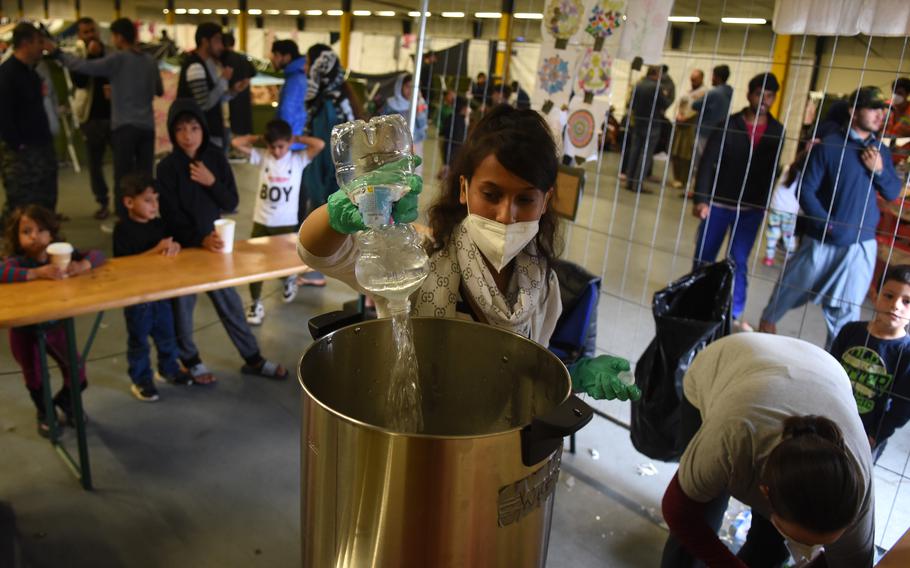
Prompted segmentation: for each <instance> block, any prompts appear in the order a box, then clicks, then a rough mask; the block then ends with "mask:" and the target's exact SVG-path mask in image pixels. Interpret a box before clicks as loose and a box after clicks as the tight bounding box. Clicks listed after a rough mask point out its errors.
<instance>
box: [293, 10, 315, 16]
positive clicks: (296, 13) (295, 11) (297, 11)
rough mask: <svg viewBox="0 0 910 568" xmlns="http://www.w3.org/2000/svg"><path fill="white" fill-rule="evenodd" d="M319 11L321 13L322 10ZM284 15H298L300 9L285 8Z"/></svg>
mask: <svg viewBox="0 0 910 568" xmlns="http://www.w3.org/2000/svg"><path fill="white" fill-rule="evenodd" d="M321 13H322V12H320V14H321ZM284 15H285V16H299V15H300V10H285V11H284Z"/></svg>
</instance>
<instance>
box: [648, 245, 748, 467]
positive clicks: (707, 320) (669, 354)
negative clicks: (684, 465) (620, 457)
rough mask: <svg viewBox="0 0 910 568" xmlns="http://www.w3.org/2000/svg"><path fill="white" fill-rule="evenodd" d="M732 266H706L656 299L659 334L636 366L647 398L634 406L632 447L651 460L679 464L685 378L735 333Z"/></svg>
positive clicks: (656, 326)
mask: <svg viewBox="0 0 910 568" xmlns="http://www.w3.org/2000/svg"><path fill="white" fill-rule="evenodd" d="M732 293H733V263H732V262H730V261H729V260H727V261H723V262H718V263H716V264H708V265H704V266H702V267H700V268H698V269H696V270H695V271H693V272H691V273H690V274H687V275H686V276H683V277H682V278H680V279H679V280H676V281H675V282H673V283H672V284H670V285H669V286H667V287H666V288H664V289H663V290H660V291H658V292H656V293H655V294H654V300H653V302H652V308H651V309H652V312H653V314H654V323H655V328H656V329H655V332H656V335H655V337H654V339H653V340H652V341H651V344H650V345H648V348H647V349H646V350H645V352H644V354H643V355H642V356H641V359H639V360H638V364H637V365H636V367H635V384H636V385H638V388H640V389H641V392H642V397H641V400H639V401H638V402H637V403H633V404H632V424H631V438H632V445H634V446H635V449H637V450H638V451H639V452H641V453H643V454H644V455H646V456H648V457H649V458H652V459H656V460H661V461H678V460H679V457H680V456H681V455H682V453H683V450H685V444H686V443H687V441H686V440H680V438H679V412H680V402H681V401H682V397H683V390H682V385H683V376H684V375H685V374H686V371H687V370H688V369H689V365H690V364H691V363H692V360H693V359H695V356H696V355H697V354H698V353H699V352H700V351H701V350H702V349H704V348H705V346H707V345H708V344H709V343H711V342H712V341H715V340H717V339H720V338H721V337H724V336H726V335H729V333H730V325H731V315H730V306H731V303H732Z"/></svg>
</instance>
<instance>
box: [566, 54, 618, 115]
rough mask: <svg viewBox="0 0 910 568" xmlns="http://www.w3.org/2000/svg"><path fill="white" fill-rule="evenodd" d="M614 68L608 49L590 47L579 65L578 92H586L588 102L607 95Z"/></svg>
mask: <svg viewBox="0 0 910 568" xmlns="http://www.w3.org/2000/svg"><path fill="white" fill-rule="evenodd" d="M612 68H613V59H612V58H611V57H610V55H609V54H608V53H607V52H606V51H597V50H595V49H590V48H588V49H587V50H586V51H585V54H584V57H582V59H581V63H580V64H579V66H578V78H577V79H576V82H575V91H576V93H584V97H585V102H587V103H590V102H591V100H592V99H593V98H594V97H595V96H602V95H606V94H607V92H609V90H610V81H611V70H612Z"/></svg>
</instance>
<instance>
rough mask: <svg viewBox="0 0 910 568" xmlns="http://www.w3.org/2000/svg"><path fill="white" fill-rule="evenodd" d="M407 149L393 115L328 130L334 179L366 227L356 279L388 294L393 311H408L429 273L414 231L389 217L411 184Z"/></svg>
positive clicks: (407, 137)
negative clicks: (412, 295) (330, 135)
mask: <svg viewBox="0 0 910 568" xmlns="http://www.w3.org/2000/svg"><path fill="white" fill-rule="evenodd" d="M411 148H412V139H411V133H410V131H409V130H408V126H407V124H406V123H405V121H404V118H403V117H402V116H401V115H397V114H395V115H389V116H379V117H375V118H372V119H371V120H370V121H369V122H364V121H362V120H355V121H353V122H347V123H345V124H341V125H338V126H336V127H335V128H334V129H333V130H332V160H333V161H334V163H335V175H336V177H337V179H338V184H339V185H340V186H341V187H342V188H343V189H344V191H345V193H346V194H347V196H348V198H349V199H350V200H351V202H353V203H354V204H355V205H357V208H358V209H359V210H360V214H361V215H362V216H363V222H364V225H366V226H367V227H369V230H367V231H364V232H362V233H360V234H359V235H358V236H357V244H358V248H359V250H360V256H359V257H358V259H357V262H356V264H355V266H354V272H355V275H356V276H357V282H359V283H360V285H361V286H363V288H364V289H365V290H367V291H369V292H370V293H372V294H374V295H376V296H380V297H383V298H386V299H387V300H388V301H389V310H390V312H391V313H392V314H396V313H401V312H407V311H408V309H409V302H408V298H409V296H410V295H411V294H412V293H413V292H415V291H416V290H417V289H418V288H420V286H421V285H422V284H423V281H424V280H425V279H426V277H427V274H428V273H429V268H428V262H429V259H428V257H427V253H426V251H425V250H424V249H423V247H422V246H421V243H420V238H419V237H418V235H417V233H416V231H414V229H413V228H412V227H411V226H410V225H396V224H394V223H393V220H392V208H393V206H394V204H395V202H396V201H398V200H399V199H401V198H402V197H404V196H405V195H406V194H407V193H408V192H409V191H410V189H411V186H410V183H409V180H408V178H409V176H410V175H412V174H413V172H414V163H415V160H414V155H413V153H412V151H411ZM380 168H381V171H377V170H380Z"/></svg>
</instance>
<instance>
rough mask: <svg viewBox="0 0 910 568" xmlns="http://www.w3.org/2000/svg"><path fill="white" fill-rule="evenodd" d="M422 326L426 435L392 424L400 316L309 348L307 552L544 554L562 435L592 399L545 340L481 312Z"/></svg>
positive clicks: (483, 559) (447, 556)
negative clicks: (389, 396) (481, 317)
mask: <svg viewBox="0 0 910 568" xmlns="http://www.w3.org/2000/svg"><path fill="white" fill-rule="evenodd" d="M413 325H414V340H415V348H416V351H417V359H418V362H419V367H420V381H421V387H422V390H423V411H424V412H423V414H424V421H425V432H427V433H425V434H420V435H416V434H411V435H406V434H401V433H397V432H393V431H390V430H388V429H387V428H385V425H386V424H388V423H389V416H388V413H387V412H386V407H385V400H386V398H385V394H386V390H387V381H388V379H389V370H390V369H391V368H392V358H393V357H394V356H395V350H394V346H393V343H392V334H391V323H390V321H389V320H377V321H372V322H368V323H360V324H356V325H353V326H350V327H346V328H344V329H341V330H339V331H336V332H334V333H331V334H330V335H327V336H325V337H323V338H322V339H320V340H319V341H317V342H316V343H314V344H313V345H312V346H311V347H310V348H309V349H308V350H307V352H306V353H305V354H304V356H303V358H302V359H301V362H300V368H299V372H300V374H299V378H300V384H301V386H302V387H303V395H302V398H303V435H302V437H301V442H302V443H301V446H302V452H301V478H302V479H301V482H302V490H301V500H302V503H301V523H302V534H303V537H302V541H303V542H302V544H303V565H304V566H308V567H314V568H317V567H318V568H327V567H337V568H341V567H345V568H347V567H357V568H359V567H395V568H405V567H411V566H414V567H432V568H441V567H446V566H452V567H458V568H462V567H467V566H470V567H483V566H502V567H509V568H519V567H525V566H526V567H540V566H543V565H544V564H545V562H546V557H547V543H548V538H549V531H550V520H551V516H552V511H553V496H554V491H555V488H556V482H557V479H558V476H559V465H560V456H561V452H562V437H563V436H566V435H569V434H571V433H573V432H575V431H577V430H578V429H580V428H581V427H582V426H584V425H585V424H587V422H588V421H590V419H591V415H592V411H591V409H590V408H589V407H588V406H587V405H585V404H584V403H583V402H581V401H580V400H579V399H578V398H576V397H575V396H573V395H572V394H571V381H570V378H569V374H568V372H567V370H566V368H565V367H564V366H563V364H562V363H561V362H560V361H559V359H557V358H556V357H555V356H553V355H552V354H551V353H550V352H549V351H547V350H546V349H545V348H544V347H542V346H540V345H538V344H537V343H534V342H532V341H529V340H527V339H525V338H523V337H521V336H518V335H515V334H513V333H510V332H507V331H503V330H501V329H497V328H494V327H490V326H487V325H482V324H477V323H473V322H468V321H459V320H451V319H437V318H416V319H414V320H413Z"/></svg>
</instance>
